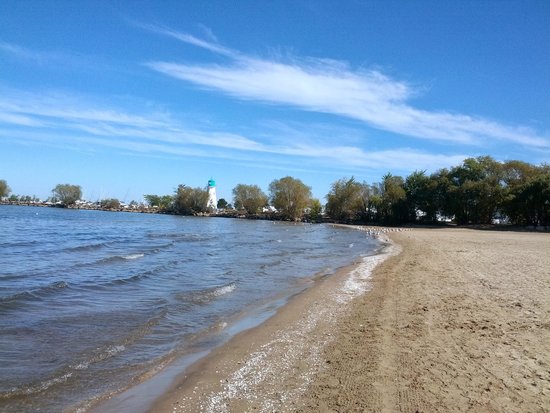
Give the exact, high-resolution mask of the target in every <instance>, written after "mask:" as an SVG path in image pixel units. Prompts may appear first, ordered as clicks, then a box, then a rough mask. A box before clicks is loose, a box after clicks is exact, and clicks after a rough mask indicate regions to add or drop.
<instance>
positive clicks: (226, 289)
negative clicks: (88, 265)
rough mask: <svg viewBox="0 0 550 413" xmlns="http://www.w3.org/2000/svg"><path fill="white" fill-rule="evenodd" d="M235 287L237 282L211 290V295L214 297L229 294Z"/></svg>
mask: <svg viewBox="0 0 550 413" xmlns="http://www.w3.org/2000/svg"><path fill="white" fill-rule="evenodd" d="M235 288H237V284H235V283H231V284H227V285H224V286H223V287H218V288H216V289H215V290H214V291H212V295H213V296H214V297H219V296H221V295H225V294H229V293H231V292H233V291H235Z"/></svg>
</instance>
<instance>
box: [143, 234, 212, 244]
mask: <svg viewBox="0 0 550 413" xmlns="http://www.w3.org/2000/svg"><path fill="white" fill-rule="evenodd" d="M147 237H148V238H150V239H170V240H174V242H200V241H208V240H211V239H214V238H216V237H215V236H212V235H204V234H189V233H181V232H166V233H149V234H147Z"/></svg>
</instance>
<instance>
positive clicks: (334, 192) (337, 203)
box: [326, 176, 363, 222]
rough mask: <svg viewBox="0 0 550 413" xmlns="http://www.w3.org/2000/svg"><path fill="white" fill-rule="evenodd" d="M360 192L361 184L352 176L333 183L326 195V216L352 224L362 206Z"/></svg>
mask: <svg viewBox="0 0 550 413" xmlns="http://www.w3.org/2000/svg"><path fill="white" fill-rule="evenodd" d="M362 190H363V188H362V186H361V184H360V183H359V182H357V181H356V180H355V178H354V177H353V176H352V177H351V178H349V179H346V178H342V179H339V180H337V181H336V182H333V183H332V185H331V187H330V191H329V193H328V194H327V205H326V213H327V215H328V216H329V217H331V218H332V219H334V220H336V221H342V222H352V221H355V220H356V219H358V215H359V213H360V209H361V208H362V206H363V199H362Z"/></svg>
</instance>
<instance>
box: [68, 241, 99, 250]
mask: <svg viewBox="0 0 550 413" xmlns="http://www.w3.org/2000/svg"><path fill="white" fill-rule="evenodd" d="M107 245H108V243H105V242H98V243H97V244H86V245H77V246H76V247H69V248H65V251H67V252H79V251H95V250H98V249H101V248H104V247H106V246H107Z"/></svg>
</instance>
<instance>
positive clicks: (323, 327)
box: [149, 225, 400, 412]
mask: <svg viewBox="0 0 550 413" xmlns="http://www.w3.org/2000/svg"><path fill="white" fill-rule="evenodd" d="M345 227H346V228H348V229H349V228H350V226H349V225H346V226H345ZM353 228H354V229H356V230H357V229H359V230H362V231H368V230H369V228H366V227H353ZM381 230H383V231H382V232H390V231H398V230H399V231H400V229H395V228H392V229H383V228H379V227H377V228H376V231H377V232H380V231H381ZM371 235H373V236H376V237H377V238H382V237H383V234H378V235H376V234H374V233H372V234H371ZM381 241H382V245H381V247H380V248H379V249H378V250H377V251H375V252H374V254H372V255H369V256H366V257H363V258H362V259H361V260H360V261H359V262H356V263H355V264H352V265H350V266H347V267H344V268H341V269H340V270H339V271H337V272H336V273H335V274H332V275H330V276H329V277H326V278H323V279H321V280H318V281H317V282H316V283H315V284H314V285H313V286H312V287H310V288H308V289H306V290H304V291H302V292H300V293H298V294H297V295H295V296H294V297H292V298H291V299H290V300H288V302H287V303H286V304H285V305H284V306H283V307H281V308H279V309H278V311H277V312H276V314H275V315H273V316H272V317H270V318H269V319H267V320H266V321H264V322H263V323H262V324H261V325H259V326H257V327H254V328H252V329H248V330H246V331H243V332H240V333H239V334H237V335H236V336H234V337H233V338H232V339H231V340H230V341H229V342H227V343H225V344H224V345H222V346H221V347H218V348H216V349H214V350H213V351H212V352H211V353H210V354H208V355H207V356H206V357H204V358H202V359H201V360H199V361H198V362H196V363H195V364H193V365H192V366H190V367H189V368H188V369H187V370H186V371H185V372H184V373H183V374H182V375H181V376H180V377H179V378H178V380H177V381H176V382H175V384H174V386H173V387H172V389H171V390H170V391H169V392H167V393H166V394H165V395H163V396H162V397H160V398H159V399H158V400H157V401H156V402H155V403H154V405H153V406H152V408H151V409H149V412H168V411H169V412H178V411H180V412H185V411H201V412H225V411H227V412H232V411H253V410H254V411H256V410H258V411H272V410H273V409H281V408H282V409H283V410H284V409H294V408H295V407H296V406H294V404H293V403H294V400H297V399H299V398H300V397H301V395H302V394H303V393H304V392H306V390H307V388H308V386H309V384H310V383H311V381H312V379H313V377H314V375H315V374H317V373H320V372H322V371H323V369H324V368H325V366H324V365H323V362H322V357H321V354H322V351H323V348H324V347H325V346H326V345H327V344H328V343H330V342H331V341H332V340H334V339H335V336H334V335H333V334H332V332H331V331H332V329H333V327H334V325H335V324H337V323H338V322H339V320H340V318H341V317H343V315H344V313H345V309H346V308H347V306H348V305H349V303H350V302H351V301H352V300H353V299H354V298H356V297H358V296H360V295H361V294H364V293H365V292H366V291H367V290H368V289H369V288H370V276H371V273H372V270H373V269H374V268H375V267H376V266H377V265H378V264H379V263H380V262H382V261H384V260H385V259H387V258H388V257H389V256H392V255H395V254H396V253H398V249H399V247H398V246H396V245H394V244H393V243H391V241H390V240H389V239H381ZM274 361H275V363H274ZM281 385H282V387H281Z"/></svg>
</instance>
